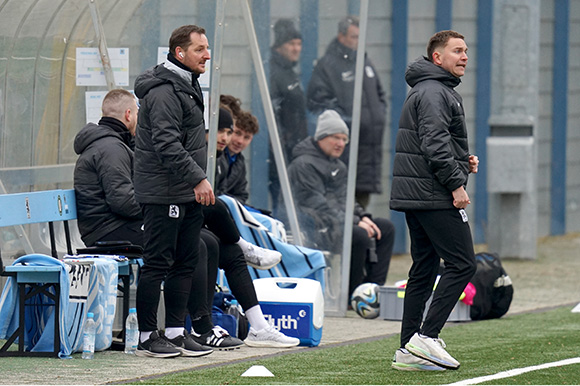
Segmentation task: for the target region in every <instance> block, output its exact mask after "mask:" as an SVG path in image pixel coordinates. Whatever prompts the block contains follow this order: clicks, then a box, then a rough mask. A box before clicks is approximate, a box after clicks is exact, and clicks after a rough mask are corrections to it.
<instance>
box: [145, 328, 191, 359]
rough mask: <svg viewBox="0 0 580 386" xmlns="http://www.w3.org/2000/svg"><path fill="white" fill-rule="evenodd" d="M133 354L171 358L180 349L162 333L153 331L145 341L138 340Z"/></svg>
mask: <svg viewBox="0 0 580 386" xmlns="http://www.w3.org/2000/svg"><path fill="white" fill-rule="evenodd" d="M135 355H137V356H140V357H153V358H173V357H178V356H180V355H181V351H179V350H178V349H177V347H175V345H174V344H172V343H171V342H168V341H167V339H166V338H165V337H164V336H163V335H160V334H159V333H158V332H157V331H153V332H152V333H151V336H150V337H149V339H147V340H146V341H145V342H141V341H139V344H138V345H137V351H136V352H135Z"/></svg>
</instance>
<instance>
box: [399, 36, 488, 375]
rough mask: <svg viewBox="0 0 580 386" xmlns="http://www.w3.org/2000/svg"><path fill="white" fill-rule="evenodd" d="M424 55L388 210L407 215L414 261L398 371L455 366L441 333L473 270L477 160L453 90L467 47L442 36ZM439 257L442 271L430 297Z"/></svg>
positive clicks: (402, 129)
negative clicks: (471, 186)
mask: <svg viewBox="0 0 580 386" xmlns="http://www.w3.org/2000/svg"><path fill="white" fill-rule="evenodd" d="M427 55H428V56H427V57H420V58H418V59H417V60H416V61H414V62H413V63H411V64H410V65H409V66H408V68H407V72H406V74H405V79H406V81H407V83H408V84H409V86H411V90H410V91H409V94H408V95H407V99H406V100H405V104H404V105H403V110H402V112H401V119H400V120H399V131H398V133H397V140H396V146H395V150H396V154H395V160H394V165H393V183H392V188H391V200H390V207H391V209H393V210H397V211H402V212H404V213H405V219H406V221H407V225H408V227H409V233H410V236H411V256H412V258H413V265H412V266H411V269H410V271H409V280H408V281H407V286H406V288H405V305H404V311H403V320H402V325H401V348H400V349H398V350H397V351H396V352H395V357H394V359H393V363H392V367H393V368H395V369H397V370H422V371H441V370H445V369H457V368H459V362H458V361H457V360H456V359H455V358H453V357H452V356H451V355H449V353H448V352H447V351H446V350H445V344H444V343H443V341H442V340H441V339H440V338H439V333H440V332H441V329H442V328H443V326H444V325H445V322H446V321H447V318H448V317H449V314H450V313H451V311H452V310H453V307H454V306H455V304H456V303H457V300H458V299H459V296H460V295H461V292H462V291H463V289H464V288H465V286H466V285H467V283H468V282H469V280H470V279H471V277H472V276H473V274H474V273H475V269H476V263H475V254H474V251H473V241H472V238H471V230H470V227H469V223H468V218H467V213H466V212H465V208H466V207H467V205H468V204H470V203H471V201H470V199H469V196H468V194H467V191H466V190H465V188H466V186H467V180H468V177H469V173H477V167H478V163H479V160H478V159H477V157H476V156H474V155H470V154H469V148H468V140H467V127H466V125H465V115H464V110H463V101H462V99H461V96H460V95H459V94H458V93H457V92H456V91H455V87H457V86H458V85H459V83H461V80H460V78H461V77H462V76H463V75H464V74H465V67H466V66H467V45H466V44H465V41H464V37H463V35H461V34H460V33H458V32H455V31H441V32H438V33H436V34H435V35H433V36H432V37H431V39H430V40H429V44H428V45H427ZM441 259H442V260H443V261H444V262H445V268H444V270H443V274H442V275H441V278H440V280H439V282H438V284H437V288H436V289H435V291H434V292H433V285H434V284H435V280H436V277H437V274H438V272H439V262H440V260H441ZM431 293H433V301H432V302H431V306H430V307H429V312H428V313H427V315H426V317H425V320H423V311H424V309H425V302H426V301H427V299H428V298H429V296H430V295H431Z"/></svg>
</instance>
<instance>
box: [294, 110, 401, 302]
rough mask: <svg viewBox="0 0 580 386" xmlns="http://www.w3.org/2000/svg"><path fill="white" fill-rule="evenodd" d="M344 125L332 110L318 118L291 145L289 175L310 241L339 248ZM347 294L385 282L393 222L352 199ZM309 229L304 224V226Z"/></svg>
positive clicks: (342, 215)
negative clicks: (305, 135)
mask: <svg viewBox="0 0 580 386" xmlns="http://www.w3.org/2000/svg"><path fill="white" fill-rule="evenodd" d="M348 132H349V130H348V127H347V125H346V123H345V122H344V121H343V120H342V118H341V117H340V115H339V114H338V113H337V112H336V111H334V110H325V111H324V112H323V113H322V114H320V116H319V117H318V122H317V126H316V132H315V134H314V137H308V138H306V139H304V140H303V141H302V142H300V143H299V144H298V145H297V146H296V147H295V148H294V152H293V155H294V159H293V161H292V162H291V163H290V166H289V167H288V177H289V179H290V181H292V190H293V194H294V199H295V202H296V205H297V208H298V210H299V212H300V216H301V220H303V221H302V225H303V227H305V233H306V234H307V236H308V237H309V238H308V240H307V242H308V243H309V244H310V245H309V246H311V247H315V248H317V249H323V250H328V251H331V252H333V253H340V252H341V247H342V243H341V240H342V233H343V229H344V221H345V209H346V187H347V178H348V175H347V174H348V170H347V167H346V164H345V163H344V162H343V161H341V160H340V156H341V155H342V153H343V152H344V148H345V146H346V144H347V143H348ZM353 221H354V224H353V225H354V226H353V231H352V249H351V263H350V279H349V295H350V294H351V293H352V291H354V289H355V288H356V287H357V286H358V285H360V284H361V283H365V282H370V283H376V284H379V285H383V284H385V281H386V279H387V272H388V270H389V263H390V261H391V253H392V251H393V242H394V237H395V227H394V226H393V224H392V223H391V222H390V221H389V220H387V219H383V218H373V217H372V215H371V214H370V213H368V212H365V211H364V209H363V207H362V206H361V205H359V204H358V203H356V202H355V207H354V217H353ZM309 226H310V227H311V228H312V229H308V227H309Z"/></svg>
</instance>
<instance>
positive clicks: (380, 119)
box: [307, 39, 387, 193]
mask: <svg viewBox="0 0 580 386" xmlns="http://www.w3.org/2000/svg"><path fill="white" fill-rule="evenodd" d="M355 67H356V51H353V50H351V49H350V48H348V47H345V46H344V45H342V44H341V43H340V42H339V41H338V40H337V39H334V40H333V41H332V42H331V43H330V44H329V46H328V48H327V50H326V53H325V55H324V56H323V57H322V58H320V60H319V61H318V63H317V65H316V67H315V68H314V71H313V72H312V78H311V79H310V83H309V84H308V91H307V106H308V109H309V110H310V111H312V112H313V113H315V114H320V113H322V111H324V110H326V109H331V110H336V111H337V112H338V113H339V114H340V115H341V117H342V119H344V121H345V122H346V123H347V125H348V126H349V127H351V123H352V106H353V98H354V78H355ZM363 71H364V76H363V87H362V101H361V118H360V138H359V151H358V164H357V165H358V167H357V180H356V190H357V191H358V192H368V193H380V192H381V190H382V187H381V178H382V174H381V169H382V159H383V158H382V154H383V150H382V143H383V134H384V131H385V120H386V108H387V103H386V99H385V93H384V91H383V88H382V86H381V82H380V80H379V77H378V75H377V72H376V71H375V68H374V67H373V65H372V63H371V61H370V60H369V58H368V57H367V56H366V54H365V61H364V70H363ZM341 159H342V160H343V161H344V162H345V163H348V148H347V150H345V152H344V153H343V155H342V157H341Z"/></svg>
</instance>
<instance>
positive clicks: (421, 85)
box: [390, 58, 469, 211]
mask: <svg viewBox="0 0 580 386" xmlns="http://www.w3.org/2000/svg"><path fill="white" fill-rule="evenodd" d="M405 79H406V80H407V83H408V84H409V86H411V87H412V89H411V91H410V92H409V95H407V99H406V100H405V104H404V105H403V110H402V112H401V118H400V120H399V131H398V132H397V141H396V148H395V150H396V154H395V161H394V165H393V184H392V187H391V201H390V207H391V209H394V210H399V211H405V210H421V209H451V208H453V196H452V194H451V192H452V191H453V190H455V189H457V188H459V187H460V186H462V185H463V186H466V185H467V179H468V174H469V149H468V143H467V127H466V125H465V115H464V111H463V104H462V99H461V96H460V95H459V94H458V93H457V92H456V91H455V90H454V88H455V87H456V86H457V85H459V83H460V82H461V80H460V79H459V78H457V77H455V76H453V75H452V74H451V73H449V72H448V71H446V70H444V69H443V68H442V67H439V66H437V65H435V64H433V63H431V62H430V61H428V60H427V59H426V58H419V59H417V60H416V61H415V62H413V63H411V64H410V65H409V67H408V68H407V72H406V75H405Z"/></svg>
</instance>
